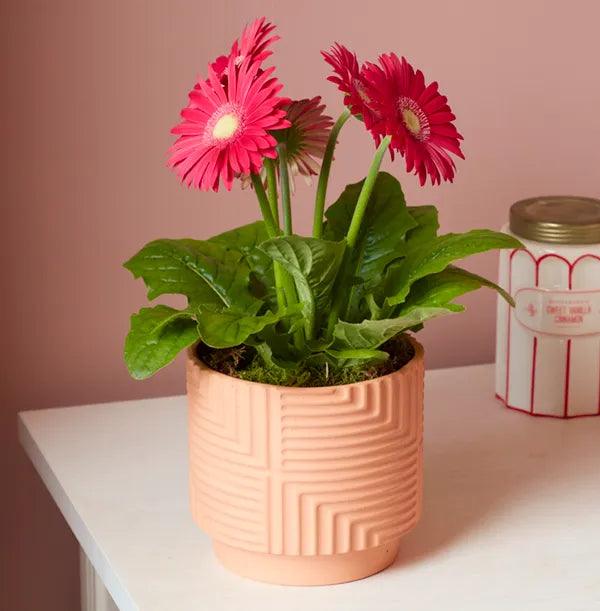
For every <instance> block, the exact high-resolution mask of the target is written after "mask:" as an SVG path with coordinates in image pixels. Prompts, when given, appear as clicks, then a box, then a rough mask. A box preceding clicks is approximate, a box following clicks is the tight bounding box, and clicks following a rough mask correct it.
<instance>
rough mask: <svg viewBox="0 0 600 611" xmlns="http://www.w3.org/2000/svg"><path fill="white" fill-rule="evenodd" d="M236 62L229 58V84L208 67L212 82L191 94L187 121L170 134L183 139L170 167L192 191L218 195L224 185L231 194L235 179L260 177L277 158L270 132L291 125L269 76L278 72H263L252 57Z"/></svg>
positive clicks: (185, 112) (201, 84) (175, 147)
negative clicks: (270, 160) (266, 163)
mask: <svg viewBox="0 0 600 611" xmlns="http://www.w3.org/2000/svg"><path fill="white" fill-rule="evenodd" d="M236 57H237V56H234V55H233V54H232V55H230V57H229V61H228V64H227V73H228V77H227V84H226V85H224V84H223V83H222V82H221V80H220V79H219V76H218V74H217V73H216V72H215V70H214V69H213V68H212V66H209V68H208V72H209V77H208V80H206V81H204V80H201V81H199V82H198V83H197V84H196V86H195V87H194V89H193V90H192V91H191V92H190V105H189V106H188V107H187V108H184V109H183V110H182V111H181V116H182V119H183V120H182V121H181V123H179V125H177V126H176V127H174V128H173V129H172V130H171V131H172V133H174V134H178V135H179V138H178V139H177V141H176V142H175V143H174V144H173V146H172V147H171V149H170V151H169V153H170V158H169V166H170V167H172V168H174V170H175V172H176V173H177V174H178V175H179V176H180V177H181V180H182V181H183V182H184V183H185V184H187V185H188V186H194V187H197V188H199V189H202V190H205V191H206V190H209V189H212V190H213V191H217V190H218V188H219V180H223V182H224V183H225V187H226V188H227V189H228V190H230V189H231V185H232V182H233V179H234V177H236V176H239V175H241V174H245V173H248V174H250V173H257V172H259V171H260V169H261V167H262V163H263V157H269V158H275V157H277V153H276V150H275V146H276V144H277V143H276V140H275V138H273V136H272V135H271V134H270V133H269V132H270V131H271V130H276V129H284V128H286V127H288V126H289V121H287V120H286V119H285V110H284V109H283V108H282V107H283V105H284V104H286V103H287V102H288V101H289V100H288V99H286V98H280V97H278V96H277V93H278V92H279V91H280V90H281V88H282V85H281V84H280V83H279V81H278V80H277V79H276V78H274V77H271V74H272V73H273V70H274V68H267V69H266V70H260V62H258V61H252V58H251V57H246V58H245V59H244V60H243V61H242V63H241V64H240V65H236ZM259 71H260V73H259Z"/></svg>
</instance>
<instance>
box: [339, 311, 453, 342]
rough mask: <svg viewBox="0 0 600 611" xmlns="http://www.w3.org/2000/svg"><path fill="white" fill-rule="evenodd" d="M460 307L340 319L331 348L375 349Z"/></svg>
mask: <svg viewBox="0 0 600 611" xmlns="http://www.w3.org/2000/svg"><path fill="white" fill-rule="evenodd" d="M456 308H458V309H460V306H453V307H452V308H448V307H443V308H414V309H413V310H412V311H411V312H408V313H407V314H406V315H405V316H398V317H396V318H386V319H383V320H363V321H362V322H359V323H350V322H345V321H342V320H340V321H338V322H337V324H336V326H335V328H334V330H333V338H334V341H333V345H332V346H331V350H340V351H341V350H375V349H376V348H378V347H379V346H381V344H383V343H385V342H386V341H387V340H388V339H391V338H392V337H395V336H396V335H398V333H401V332H402V331H406V330H407V329H411V328H412V327H415V326H416V325H419V324H421V323H423V322H424V321H426V320H429V319H430V318H434V317H436V316H441V315H442V314H448V313H450V312H452V311H456Z"/></svg>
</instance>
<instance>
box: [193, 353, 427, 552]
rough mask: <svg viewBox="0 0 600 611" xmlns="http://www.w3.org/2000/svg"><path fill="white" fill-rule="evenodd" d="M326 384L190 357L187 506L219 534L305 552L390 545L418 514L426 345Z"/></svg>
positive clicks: (229, 541) (253, 547)
mask: <svg viewBox="0 0 600 611" xmlns="http://www.w3.org/2000/svg"><path fill="white" fill-rule="evenodd" d="M415 347H416V350H417V353H416V355H415V357H414V358H413V360H412V361H411V362H410V363H409V364H408V365H407V366H405V367H404V368H403V369H401V370H400V371H398V372H396V373H393V374H391V375H387V376H384V377H382V378H379V379H376V380H369V381H366V382H361V383H358V384H352V385H347V386H339V387H328V388H284V387H277V386H269V385H262V384H256V383H252V382H244V381H242V380H239V379H235V378H231V377H228V376H225V375H223V374H220V373H217V372H215V371H212V370H210V369H208V368H207V367H206V366H205V365H204V364H203V363H201V362H199V361H198V360H197V359H195V358H194V357H193V355H192V352H190V357H189V359H188V364H187V387H188V398H189V441H190V493H191V509H192V514H193V517H194V519H195V520H196V522H197V523H198V524H199V525H200V526H201V527H202V528H203V529H204V530H205V531H206V532H207V533H208V534H209V535H210V536H211V537H212V538H213V539H215V540H216V541H219V542H221V543H224V544H226V545H230V546H233V547H236V548H240V549H244V550H248V551H254V552H264V553H270V554H285V555H292V556H311V555H328V554H340V553H345V552H351V551H360V550H366V549H369V548H373V547H377V546H380V545H383V544H385V543H387V542H391V541H396V540H398V539H399V538H400V537H401V535H402V534H403V533H405V532H406V531H407V530H409V529H410V528H412V527H413V526H414V525H415V523H416V522H417V520H418V518H419V515H420V512H421V495H422V485H423V484H422V436H423V352H422V348H421V347H420V346H419V345H418V344H416V343H415Z"/></svg>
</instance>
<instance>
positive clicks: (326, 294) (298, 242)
mask: <svg viewBox="0 0 600 611" xmlns="http://www.w3.org/2000/svg"><path fill="white" fill-rule="evenodd" d="M344 248H345V246H344V243H343V242H331V241H329V240H321V239H318V238H303V237H300V236H296V235H292V236H285V237H278V238H273V239H272V240H268V241H267V242H265V243H263V244H262V245H261V250H263V251H264V252H265V253H266V254H267V255H269V256H270V257H271V258H272V259H273V260H274V261H279V262H280V263H281V264H282V265H283V267H285V269H286V270H287V271H288V272H289V273H290V274H291V275H292V276H293V278H294V282H295V284H296V289H297V291H298V297H299V300H300V302H301V303H302V304H303V306H304V315H305V331H306V337H307V338H308V339H311V338H313V337H314V333H315V331H316V329H317V328H318V325H319V324H320V322H321V321H322V319H323V317H324V316H325V314H326V313H327V311H328V309H329V307H330V305H331V292H332V287H333V282H334V280H335V278H336V275H337V272H338V268H339V266H340V263H341V260H342V257H343V254H344Z"/></svg>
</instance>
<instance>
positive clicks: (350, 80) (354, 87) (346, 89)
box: [321, 42, 374, 127]
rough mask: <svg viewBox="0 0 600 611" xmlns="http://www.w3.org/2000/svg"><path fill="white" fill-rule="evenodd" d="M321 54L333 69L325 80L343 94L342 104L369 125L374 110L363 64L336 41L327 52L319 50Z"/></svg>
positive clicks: (354, 54)
mask: <svg viewBox="0 0 600 611" xmlns="http://www.w3.org/2000/svg"><path fill="white" fill-rule="evenodd" d="M321 55H322V56H323V57H324V59H325V61H326V62H327V63H328V64H329V65H330V66H331V67H332V68H333V71H334V74H333V75H331V76H328V77H327V80H328V81H331V82H332V83H335V84H336V85H337V86H338V89H339V90H340V91H341V92H343V93H344V94H345V95H344V105H345V106H347V107H348V108H349V109H350V112H351V113H352V114H353V115H355V116H358V117H360V118H362V119H363V120H364V122H365V125H366V126H367V127H369V126H370V125H371V123H372V122H373V119H374V116H373V112H374V111H373V108H372V104H371V99H370V96H369V93H368V91H367V84H366V82H365V78H364V66H363V67H361V66H360V65H359V63H358V59H357V57H356V53H352V52H351V51H349V50H348V49H347V48H346V47H344V46H343V45H341V44H339V43H337V42H336V43H335V44H334V45H333V46H332V47H331V50H330V51H329V52H327V51H321Z"/></svg>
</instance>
